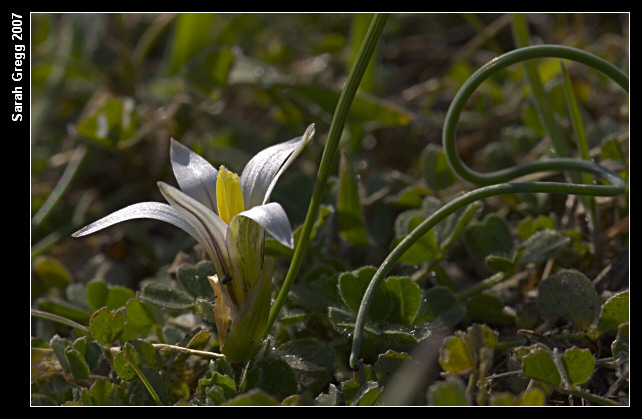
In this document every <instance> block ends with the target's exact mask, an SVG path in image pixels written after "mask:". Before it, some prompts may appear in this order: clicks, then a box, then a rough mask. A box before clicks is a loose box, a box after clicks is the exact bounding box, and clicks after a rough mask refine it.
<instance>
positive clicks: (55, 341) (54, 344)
mask: <svg viewBox="0 0 642 419" xmlns="http://www.w3.org/2000/svg"><path fill="white" fill-rule="evenodd" d="M49 346H51V349H52V350H53V353H54V355H55V356H56V358H57V359H58V362H60V366H61V367H62V370H63V371H64V372H65V373H67V374H71V366H70V365H69V360H68V359H67V355H66V354H65V350H66V349H67V347H68V346H69V341H68V340H67V339H64V338H61V337H60V336H58V335H54V336H53V337H52V338H51V340H50V341H49Z"/></svg>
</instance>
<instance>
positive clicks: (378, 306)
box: [339, 266, 392, 322]
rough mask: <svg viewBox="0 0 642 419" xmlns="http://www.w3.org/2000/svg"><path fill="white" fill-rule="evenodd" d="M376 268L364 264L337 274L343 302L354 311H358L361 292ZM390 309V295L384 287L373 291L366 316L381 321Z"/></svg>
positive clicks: (362, 292)
mask: <svg viewBox="0 0 642 419" xmlns="http://www.w3.org/2000/svg"><path fill="white" fill-rule="evenodd" d="M375 272H376V268H374V267H372V266H365V267H362V268H360V269H359V270H356V271H352V272H344V273H342V274H341V275H340V276H339V292H340V294H341V298H342V299H343V302H344V303H345V304H346V305H347V306H348V307H349V308H350V309H351V310H352V311H353V312H354V313H357V312H358V311H359V306H360V305H361V300H362V299H363V294H364V293H365V291H366V288H367V287H368V284H369V283H370V280H371V279H372V277H373V276H374V273H375ZM391 310H392V302H391V295H390V293H389V292H387V290H386V288H385V287H379V288H377V290H376V291H375V294H374V297H373V301H372V304H371V308H370V311H369V313H368V318H370V319H372V320H373V321H376V322H378V321H383V320H384V319H386V318H387V317H388V316H389V315H390V312H391Z"/></svg>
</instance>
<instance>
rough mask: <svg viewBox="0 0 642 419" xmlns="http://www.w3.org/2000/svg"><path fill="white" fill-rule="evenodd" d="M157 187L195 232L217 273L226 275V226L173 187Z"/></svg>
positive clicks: (227, 265)
mask: <svg viewBox="0 0 642 419" xmlns="http://www.w3.org/2000/svg"><path fill="white" fill-rule="evenodd" d="M158 187H159V189H160V191H161V193H162V194H163V196H164V197H165V199H167V202H169V203H170V205H171V206H172V208H174V209H175V210H176V212H177V213H178V214H180V215H181V216H182V217H183V218H184V219H185V221H187V223H189V224H190V225H191V226H192V228H193V229H194V230H195V232H196V234H195V235H194V238H195V239H196V240H197V241H198V242H199V243H200V244H201V246H203V247H204V248H205V251H206V252H207V253H208V255H209V256H210V258H211V259H212V263H214V267H215V268H216V271H217V273H218V274H219V275H221V276H224V275H225V274H226V273H228V272H229V271H230V266H229V256H228V253H227V247H226V238H227V229H228V226H227V224H225V223H224V222H223V220H221V219H220V217H219V216H218V215H216V213H215V212H214V211H212V210H211V209H209V208H208V207H206V206H205V205H203V204H201V203H200V202H198V201H197V200H196V199H194V198H192V197H191V196H189V195H187V194H185V193H183V192H181V191H180V190H178V189H176V188H174V187H173V186H170V185H168V184H166V183H164V182H158Z"/></svg>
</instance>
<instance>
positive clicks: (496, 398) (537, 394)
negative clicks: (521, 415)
mask: <svg viewBox="0 0 642 419" xmlns="http://www.w3.org/2000/svg"><path fill="white" fill-rule="evenodd" d="M545 403H546V395H545V394H544V393H543V392H542V391H541V390H540V389H537V388H533V389H531V390H526V391H524V392H523V393H522V394H520V395H519V396H514V395H513V394H511V393H499V394H491V396H490V404H491V406H544V404H545Z"/></svg>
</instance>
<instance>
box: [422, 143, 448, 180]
mask: <svg viewBox="0 0 642 419" xmlns="http://www.w3.org/2000/svg"><path fill="white" fill-rule="evenodd" d="M419 166H420V170H421V173H422V174H423V176H424V178H425V179H426V182H427V183H428V186H430V188H431V189H433V190H436V191H439V190H442V189H445V188H447V187H449V186H451V185H452V184H453V183H455V181H456V180H457V177H456V176H455V174H454V173H453V171H452V169H451V168H450V165H449V164H448V159H447V158H446V154H445V153H444V151H443V150H442V148H441V147H440V146H438V145H435V144H429V145H428V146H427V147H426V148H425V149H424V150H423V152H422V153H421V156H420V157H419Z"/></svg>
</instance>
